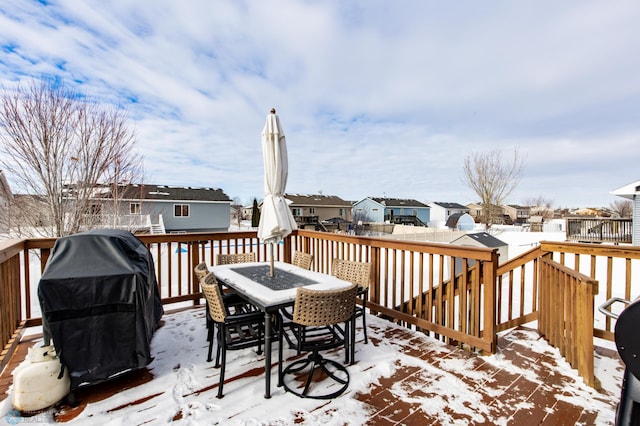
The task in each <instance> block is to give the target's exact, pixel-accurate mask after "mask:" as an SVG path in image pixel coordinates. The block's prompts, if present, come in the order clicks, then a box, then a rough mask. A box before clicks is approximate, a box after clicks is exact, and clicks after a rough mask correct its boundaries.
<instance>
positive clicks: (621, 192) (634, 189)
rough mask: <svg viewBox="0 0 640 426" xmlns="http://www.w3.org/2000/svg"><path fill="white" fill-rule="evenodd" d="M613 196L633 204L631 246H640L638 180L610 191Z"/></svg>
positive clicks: (639, 192) (639, 193)
mask: <svg viewBox="0 0 640 426" xmlns="http://www.w3.org/2000/svg"><path fill="white" fill-rule="evenodd" d="M611 193H612V194H613V195H617V196H618V197H622V198H626V199H628V200H631V202H632V203H633V214H632V215H631V217H632V222H633V223H632V225H631V226H632V232H631V244H633V245H634V246H640V180H639V181H636V182H633V183H630V184H628V185H625V186H623V187H621V188H618V189H615V190H613V191H611Z"/></svg>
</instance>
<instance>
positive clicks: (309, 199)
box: [284, 194, 352, 229]
mask: <svg viewBox="0 0 640 426" xmlns="http://www.w3.org/2000/svg"><path fill="white" fill-rule="evenodd" d="M284 197H285V198H286V199H287V200H288V201H289V202H290V204H289V208H290V209H291V213H292V215H293V218H294V219H295V221H296V223H297V224H298V227H300V228H305V227H312V228H320V229H322V227H323V226H322V222H327V221H330V222H336V221H341V222H351V218H352V217H351V202H350V201H345V200H343V199H342V198H340V197H337V196H335V195H320V194H316V195H313V194H312V195H301V194H285V195H284Z"/></svg>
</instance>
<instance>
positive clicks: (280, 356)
mask: <svg viewBox="0 0 640 426" xmlns="http://www.w3.org/2000/svg"><path fill="white" fill-rule="evenodd" d="M276 318H277V322H278V387H281V386H282V335H283V333H284V326H283V324H282V323H283V322H284V321H283V319H282V317H281V316H280V315H276Z"/></svg>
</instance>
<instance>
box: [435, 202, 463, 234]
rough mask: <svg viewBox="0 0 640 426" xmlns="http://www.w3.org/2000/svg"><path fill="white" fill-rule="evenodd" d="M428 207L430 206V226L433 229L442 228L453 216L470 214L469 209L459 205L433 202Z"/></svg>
mask: <svg viewBox="0 0 640 426" xmlns="http://www.w3.org/2000/svg"><path fill="white" fill-rule="evenodd" d="M427 205H428V206H429V226H430V227H432V228H442V227H443V226H445V224H446V223H447V221H448V220H449V217H451V216H452V215H455V214H460V215H461V214H464V213H469V208H468V207H466V206H463V205H462V204H458V203H445V202H441V201H432V202H430V203H427ZM447 226H448V225H447Z"/></svg>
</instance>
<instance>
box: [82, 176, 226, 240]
mask: <svg viewBox="0 0 640 426" xmlns="http://www.w3.org/2000/svg"><path fill="white" fill-rule="evenodd" d="M117 190H118V191H119V192H120V193H119V194H118V195H117V196H115V198H119V202H118V206H114V204H113V198H114V195H112V189H111V188H110V187H109V188H108V190H106V191H102V192H100V193H98V192H97V195H96V199H95V201H94V204H93V205H92V206H91V212H90V214H91V215H99V216H101V217H103V218H104V219H103V225H104V226H109V224H110V223H111V222H113V223H118V224H119V225H120V226H119V227H123V226H124V227H128V228H135V229H136V230H137V231H138V232H152V233H162V232H166V233H179V232H213V231H227V230H228V229H229V225H230V221H231V219H230V217H231V199H230V198H229V197H228V196H227V195H226V194H225V193H224V191H223V190H221V189H214V188H196V187H180V186H167V185H151V184H127V185H119V186H118V189H117ZM114 217H116V218H117V221H116V220H114V219H113V218H114ZM145 228H147V229H145Z"/></svg>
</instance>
